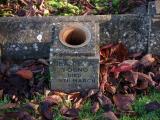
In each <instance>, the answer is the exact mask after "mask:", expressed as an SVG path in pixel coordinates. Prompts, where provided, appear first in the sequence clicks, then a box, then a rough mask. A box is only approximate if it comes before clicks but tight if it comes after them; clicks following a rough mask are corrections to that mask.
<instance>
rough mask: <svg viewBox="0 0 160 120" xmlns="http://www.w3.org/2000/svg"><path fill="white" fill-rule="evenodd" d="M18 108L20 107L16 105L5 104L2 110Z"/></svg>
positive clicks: (0, 107) (1, 107)
mask: <svg viewBox="0 0 160 120" xmlns="http://www.w3.org/2000/svg"><path fill="white" fill-rule="evenodd" d="M16 107H18V105H17V104H16V103H7V104H4V105H2V106H0V109H1V110H2V109H11V108H16Z"/></svg>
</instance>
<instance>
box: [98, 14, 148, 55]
mask: <svg viewBox="0 0 160 120" xmlns="http://www.w3.org/2000/svg"><path fill="white" fill-rule="evenodd" d="M148 36H149V18H148V17H147V16H139V15H116V16H112V17H111V19H110V20H108V21H107V20H106V21H105V22H102V23H101V24H100V44H101V45H103V44H106V43H112V42H118V41H121V42H122V43H124V44H125V45H126V46H127V47H128V49H129V50H130V51H131V52H139V51H141V52H147V41H148Z"/></svg>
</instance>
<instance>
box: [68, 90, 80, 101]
mask: <svg viewBox="0 0 160 120" xmlns="http://www.w3.org/2000/svg"><path fill="white" fill-rule="evenodd" d="M79 97H80V92H74V93H70V94H68V96H67V98H68V100H76V99H78V98H79Z"/></svg>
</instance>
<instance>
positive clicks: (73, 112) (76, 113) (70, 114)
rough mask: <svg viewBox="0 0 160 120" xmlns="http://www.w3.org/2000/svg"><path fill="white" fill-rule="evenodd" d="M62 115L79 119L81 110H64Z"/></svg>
mask: <svg viewBox="0 0 160 120" xmlns="http://www.w3.org/2000/svg"><path fill="white" fill-rule="evenodd" d="M61 113H62V114H63V115H64V116H66V117H70V118H72V119H75V118H78V116H79V110H78V109H75V108H71V109H65V110H63V112H62V111H61Z"/></svg>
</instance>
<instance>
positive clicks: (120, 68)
mask: <svg viewBox="0 0 160 120" xmlns="http://www.w3.org/2000/svg"><path fill="white" fill-rule="evenodd" d="M132 69H133V67H132V65H130V64H127V63H124V64H119V66H117V67H115V66H114V67H112V69H111V72H114V73H119V72H126V71H130V70H132Z"/></svg>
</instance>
